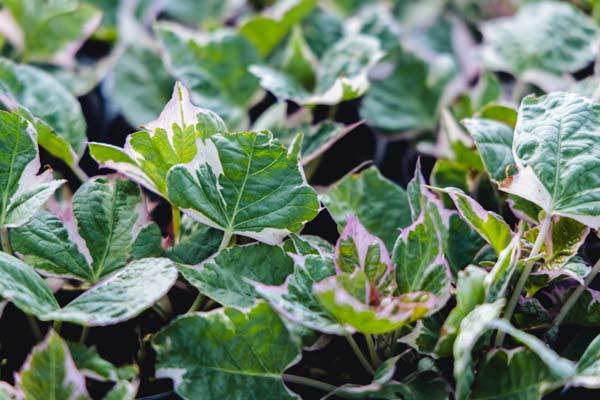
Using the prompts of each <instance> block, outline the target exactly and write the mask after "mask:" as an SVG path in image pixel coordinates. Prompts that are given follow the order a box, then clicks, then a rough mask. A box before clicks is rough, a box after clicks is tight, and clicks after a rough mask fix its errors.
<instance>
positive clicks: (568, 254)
mask: <svg viewBox="0 0 600 400" xmlns="http://www.w3.org/2000/svg"><path fill="white" fill-rule="evenodd" d="M589 232H590V230H589V228H588V227H587V226H585V225H583V224H582V223H579V222H577V221H575V220H572V219H570V218H560V217H557V218H554V219H553V221H552V224H551V225H550V240H547V241H546V242H545V243H544V246H543V248H542V251H543V253H544V268H547V269H560V268H562V267H563V266H564V265H565V264H566V263H567V262H568V261H569V260H571V259H572V258H573V256H575V255H576V254H577V250H579V248H580V247H581V245H582V244H583V242H584V241H585V238H586V237H587V235H588V233H589Z"/></svg>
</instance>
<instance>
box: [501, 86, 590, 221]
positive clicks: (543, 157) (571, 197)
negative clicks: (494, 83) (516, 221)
mask: <svg viewBox="0 0 600 400" xmlns="http://www.w3.org/2000/svg"><path fill="white" fill-rule="evenodd" d="M599 138H600V104H596V103H593V102H592V101H591V100H589V99H588V98H586V97H582V96H579V95H576V94H571V93H562V92H555V93H551V94H548V95H546V96H542V97H534V96H528V97H526V98H525V99H523V102H522V103H521V107H520V109H519V117H518V121H517V126H516V129H515V135H514V139H513V153H514V157H515V161H516V164H517V168H518V171H517V174H516V175H514V176H511V177H509V178H507V179H506V180H505V181H503V182H502V183H501V184H500V188H501V189H502V190H504V191H506V192H509V193H512V194H515V195H517V196H520V197H523V198H525V199H527V200H529V201H531V202H533V203H535V204H537V205H538V206H540V207H542V208H543V209H544V211H546V213H547V214H551V215H562V216H566V217H570V218H573V219H575V220H577V221H579V222H581V223H583V224H585V225H587V226H589V227H591V228H598V227H600V146H598V143H599Z"/></svg>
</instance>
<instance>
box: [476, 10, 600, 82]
mask: <svg viewBox="0 0 600 400" xmlns="http://www.w3.org/2000/svg"><path fill="white" fill-rule="evenodd" d="M482 31H483V36H484V43H485V48H484V60H485V62H486V64H487V65H488V67H490V68H492V69H496V70H502V71H506V72H510V73H512V74H514V75H517V76H519V77H521V78H524V79H529V80H531V79H532V78H533V80H534V83H537V84H542V87H544V85H543V84H544V83H545V82H544V80H543V79H541V78H543V75H541V76H539V77H537V79H536V75H539V74H540V73H545V74H548V75H549V76H555V77H556V76H561V75H563V74H565V73H569V72H575V71H577V70H578V69H581V68H583V67H585V66H586V65H587V64H588V63H590V62H591V61H592V60H593V59H594V57H595V55H596V53H597V46H598V43H599V41H600V32H599V30H598V28H597V26H596V25H595V23H594V21H593V20H592V19H591V18H588V17H587V16H586V15H585V14H584V13H583V12H581V11H580V10H578V9H577V7H575V6H573V5H571V4H566V3H560V2H553V1H544V2H539V3H536V4H525V5H524V6H523V7H521V8H520V9H519V12H518V13H517V14H516V15H514V16H513V17H507V18H498V19H495V20H492V21H489V22H486V23H484V24H483V26H482ZM524 38H526V40H525V39H524ZM545 80H546V81H549V80H550V79H547V78H546V79H545Z"/></svg>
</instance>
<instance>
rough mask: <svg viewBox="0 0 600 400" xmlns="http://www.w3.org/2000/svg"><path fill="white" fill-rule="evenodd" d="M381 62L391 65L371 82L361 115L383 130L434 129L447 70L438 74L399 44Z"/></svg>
mask: <svg viewBox="0 0 600 400" xmlns="http://www.w3.org/2000/svg"><path fill="white" fill-rule="evenodd" d="M382 63H389V64H391V66H392V68H390V70H389V73H388V74H386V75H385V76H381V77H377V78H376V79H373V81H372V82H371V87H370V89H369V91H368V92H367V94H366V96H365V99H364V101H363V103H362V105H361V108H360V115H361V117H362V118H363V119H365V120H366V121H367V123H368V124H369V125H370V126H372V127H374V128H376V129H377V130H378V131H379V132H381V133H384V134H397V133H403V132H408V131H421V130H427V129H432V128H433V127H434V126H435V124H436V117H437V114H438V108H439V103H440V100H441V97H442V93H443V90H444V87H445V85H446V83H447V82H448V80H449V76H447V75H448V74H435V73H434V71H432V70H431V69H430V68H429V66H428V65H427V63H426V62H425V61H423V60H421V59H420V58H418V57H417V56H415V55H413V54H412V53H410V52H408V51H407V50H404V49H400V48H397V49H395V50H394V51H391V52H390V53H389V54H388V56H387V57H386V58H385V59H384V60H383V61H382ZM439 75H441V76H439ZM444 75H446V76H444Z"/></svg>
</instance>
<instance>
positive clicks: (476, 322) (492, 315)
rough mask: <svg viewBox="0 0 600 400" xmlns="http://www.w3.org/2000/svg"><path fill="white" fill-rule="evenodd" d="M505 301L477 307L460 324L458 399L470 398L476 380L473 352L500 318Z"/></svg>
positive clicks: (456, 374)
mask: <svg viewBox="0 0 600 400" xmlns="http://www.w3.org/2000/svg"><path fill="white" fill-rule="evenodd" d="M503 307H504V299H500V300H498V301H496V302H494V303H486V304H481V305H479V306H476V307H475V308H474V309H473V310H472V311H471V312H470V313H469V314H467V316H466V317H464V318H463V319H462V321H461V323H460V329H459V331H458V335H457V336H456V339H455V341H454V347H453V355H454V378H455V379H456V398H457V399H458V400H463V399H466V398H468V396H469V394H470V392H471V385H472V384H473V381H474V379H475V375H474V372H473V358H472V355H471V352H472V350H473V348H474V347H475V345H476V344H477V341H478V340H479V338H480V337H481V336H482V335H483V334H484V333H485V332H486V331H487V330H488V329H489V327H488V325H489V324H490V323H491V322H492V321H493V320H495V319H496V318H498V317H499V316H500V313H501V312H502V308H503Z"/></svg>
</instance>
